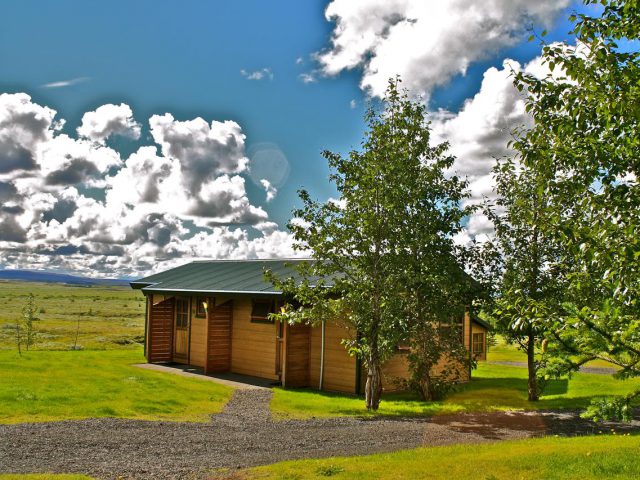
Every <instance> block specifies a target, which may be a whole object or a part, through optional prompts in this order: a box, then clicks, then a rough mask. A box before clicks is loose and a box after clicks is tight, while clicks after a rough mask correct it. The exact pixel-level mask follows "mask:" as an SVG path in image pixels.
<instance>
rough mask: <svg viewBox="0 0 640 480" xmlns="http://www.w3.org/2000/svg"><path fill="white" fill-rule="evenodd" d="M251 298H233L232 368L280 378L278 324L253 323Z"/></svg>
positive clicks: (234, 371)
mask: <svg viewBox="0 0 640 480" xmlns="http://www.w3.org/2000/svg"><path fill="white" fill-rule="evenodd" d="M251 307H252V303H251V298H250V297H239V298H237V299H235V300H234V301H233V328H232V340H231V343H232V345H233V348H232V349H231V371H232V372H233V373H240V374H243V375H253V376H255V377H262V378H268V379H271V380H278V376H277V375H276V373H275V372H276V327H275V325H274V324H272V323H251Z"/></svg>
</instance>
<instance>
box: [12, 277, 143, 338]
mask: <svg viewBox="0 0 640 480" xmlns="http://www.w3.org/2000/svg"><path fill="white" fill-rule="evenodd" d="M29 293H33V295H34V296H35V299H36V304H37V306H38V309H39V313H38V316H39V317H40V320H39V321H38V322H37V323H36V329H37V332H38V333H37V339H36V341H37V343H36V345H35V349H37V350H69V348H70V347H71V346H72V345H73V344H74V342H75V333H76V327H77V325H78V321H79V322H80V330H79V335H78V345H79V346H81V347H82V348H84V349H90V350H105V349H119V348H133V349H135V348H136V347H137V344H138V343H139V342H142V340H143V334H144V308H145V303H144V296H143V295H142V293H140V291H138V290H135V291H134V290H132V289H131V288H129V287H117V286H115V287H109V286H95V285H94V286H78V285H64V284H53V283H51V284H50V283H37V282H13V281H0V350H3V349H5V350H6V349H15V348H16V346H15V321H16V319H17V318H19V317H20V315H21V310H22V307H23V305H24V303H25V301H26V299H27V296H28V295H29Z"/></svg>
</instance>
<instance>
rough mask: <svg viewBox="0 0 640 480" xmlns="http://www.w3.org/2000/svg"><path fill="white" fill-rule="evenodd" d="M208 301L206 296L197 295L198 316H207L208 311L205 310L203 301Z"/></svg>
mask: <svg viewBox="0 0 640 480" xmlns="http://www.w3.org/2000/svg"><path fill="white" fill-rule="evenodd" d="M206 301H207V299H206V297H196V318H206V317H207V311H206V310H205V308H204V305H203V303H204V302H206Z"/></svg>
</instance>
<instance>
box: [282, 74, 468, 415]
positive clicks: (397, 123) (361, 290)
mask: <svg viewBox="0 0 640 480" xmlns="http://www.w3.org/2000/svg"><path fill="white" fill-rule="evenodd" d="M425 113H426V112H425V107H424V105H423V104H422V103H420V102H415V101H411V100H410V99H408V98H407V95H406V93H404V92H402V91H400V89H399V80H397V79H396V80H392V81H390V83H389V87H388V90H387V92H386V96H385V98H384V102H383V108H382V109H376V108H374V107H371V108H369V109H368V111H367V113H366V116H365V120H366V123H367V127H368V129H367V132H366V134H365V137H364V140H363V142H362V145H361V148H360V149H358V150H352V151H351V152H350V153H349V155H348V156H347V157H344V156H342V155H340V154H338V153H333V152H329V151H325V152H323V156H324V157H325V158H326V159H327V161H328V163H329V167H330V168H331V170H332V173H331V176H330V179H331V181H332V182H333V183H334V184H335V186H336V189H337V191H338V193H339V195H340V197H339V200H338V201H334V200H330V201H328V202H317V201H315V200H313V199H312V198H311V197H310V195H309V193H308V192H306V191H305V190H302V191H300V192H299V195H300V198H301V200H302V202H303V206H302V208H300V209H298V210H296V211H294V218H296V220H294V221H292V222H291V223H290V225H289V228H290V229H291V231H292V232H293V235H294V237H295V239H296V241H297V248H300V249H305V250H309V251H310V252H311V254H312V256H313V259H314V261H313V262H307V263H304V264H302V265H301V266H300V267H299V269H298V273H299V274H300V275H299V276H300V278H298V279H296V280H294V279H289V280H284V281H283V280H278V279H274V278H273V277H272V276H271V279H272V281H274V283H276V284H277V285H278V286H279V287H280V288H281V289H283V290H284V291H285V293H288V294H289V295H290V296H292V297H293V298H294V299H295V300H296V301H297V302H298V304H299V305H300V306H299V307H298V308H292V307H289V309H288V310H287V311H285V312H283V313H281V314H279V315H278V318H279V319H281V320H284V321H292V322H293V321H307V322H318V321H322V320H327V319H334V320H341V321H344V322H346V323H347V324H348V326H349V327H350V329H351V331H352V332H353V333H354V336H353V338H351V339H347V340H346V342H347V347H348V348H349V350H350V352H351V353H352V354H357V355H359V356H360V357H361V358H362V359H363V360H364V363H365V366H366V371H367V382H366V387H365V397H366V406H367V408H370V409H374V410H375V409H377V408H378V405H379V401H380V395H381V391H382V378H381V365H382V364H383V362H384V361H385V360H387V359H388V358H390V357H391V355H392V354H393V353H395V352H396V348H397V346H398V344H399V343H400V342H403V341H405V342H406V341H408V340H409V339H410V338H414V334H417V333H419V332H420V328H422V327H423V326H424V325H427V324H428V323H429V322H432V321H434V320H442V321H444V322H446V321H449V319H450V318H454V317H455V312H454V309H453V308H454V307H453V304H454V300H455V301H456V302H457V304H456V305H457V306H460V305H462V306H464V301H463V300H462V299H461V297H460V293H459V289H456V288H454V287H453V286H452V285H453V282H454V281H455V280H457V279H460V278H461V277H462V276H463V274H462V273H461V272H462V270H461V269H460V267H459V266H458V264H457V262H456V260H455V253H456V252H455V251H454V248H453V244H452V239H451V238H452V236H453V234H455V233H456V232H457V231H458V230H459V228H460V225H459V224H460V221H461V219H462V218H463V217H464V215H465V214H466V210H465V209H462V208H460V207H459V203H460V201H461V200H462V199H463V198H464V196H465V184H464V182H462V181H460V180H459V179H458V178H456V177H452V178H450V177H446V176H445V174H444V173H445V171H446V170H447V169H449V168H450V167H451V166H452V163H453V157H451V156H449V155H446V149H447V145H446V144H442V145H438V146H435V147H431V146H430V144H429V126H428V123H427V121H426V120H425ZM449 274H451V276H449ZM328 279H330V280H331V281H330V282H329V281H327V280H328ZM329 285H330V286H329ZM443 314H444V317H443V316H442V315H443ZM439 348H440V347H438V349H439ZM438 352H439V350H438ZM438 358H440V354H439V353H438V355H435V356H434V355H433V352H432V355H431V356H429V357H428V358H426V357H425V361H426V362H427V363H429V364H430V363H431V362H433V361H434V360H435V361H436V362H437V359H438Z"/></svg>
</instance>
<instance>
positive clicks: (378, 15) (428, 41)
mask: <svg viewBox="0 0 640 480" xmlns="http://www.w3.org/2000/svg"><path fill="white" fill-rule="evenodd" d="M569 3H570V2H569V0H540V1H537V2H531V1H528V0H486V1H484V2H478V1H475V0H442V1H439V2H427V1H424V0H333V1H332V2H331V3H330V4H329V5H328V6H327V9H326V11H325V16H326V18H327V20H329V21H332V22H335V27H334V29H333V33H332V36H331V45H330V47H329V48H328V49H327V50H325V51H322V52H319V53H318V54H317V55H316V57H317V59H318V61H319V63H320V65H321V68H322V71H323V73H324V74H325V75H337V74H338V73H340V72H342V71H344V70H351V69H354V68H362V69H363V74H362V80H361V83H360V85H361V88H362V89H364V90H366V91H368V92H369V93H370V94H371V95H373V96H378V97H380V96H382V95H383V93H384V91H385V89H386V87H387V82H388V80H389V78H392V77H395V76H396V75H400V76H401V78H402V80H403V81H404V85H405V86H406V87H407V88H409V90H411V91H412V92H413V93H415V94H418V95H423V96H425V97H428V96H429V94H430V92H431V91H432V90H433V88H434V87H436V86H439V85H444V84H445V83H446V82H447V81H448V80H450V79H451V78H452V77H454V76H456V75H458V74H464V73H465V72H466V70H467V68H468V66H469V65H470V64H471V63H472V62H474V61H477V60H480V59H483V58H486V57H488V55H490V54H492V53H495V52H497V51H499V50H500V49H501V48H504V47H507V46H510V45H513V44H514V43H516V42H517V41H519V40H522V39H523V30H524V29H525V27H526V26H528V25H529V24H531V23H532V22H535V23H542V24H545V25H546V24H550V23H551V22H552V21H553V20H554V18H555V17H556V16H557V15H558V14H559V13H560V12H561V11H562V10H563V9H564V8H566V7H567V6H568V5H569Z"/></svg>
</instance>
